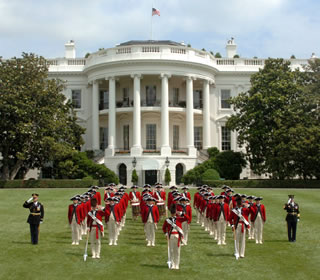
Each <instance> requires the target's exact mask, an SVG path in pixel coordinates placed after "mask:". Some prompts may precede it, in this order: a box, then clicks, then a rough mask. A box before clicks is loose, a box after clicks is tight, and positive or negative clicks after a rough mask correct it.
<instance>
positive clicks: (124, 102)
mask: <svg viewBox="0 0 320 280" xmlns="http://www.w3.org/2000/svg"><path fill="white" fill-rule="evenodd" d="M116 106H117V108H129V107H133V100H131V101H130V100H129V99H128V100H122V101H117V103H116Z"/></svg>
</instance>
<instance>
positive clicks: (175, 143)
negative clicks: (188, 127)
mask: <svg viewBox="0 0 320 280" xmlns="http://www.w3.org/2000/svg"><path fill="white" fill-rule="evenodd" d="M173 149H174V150H179V126H178V125H174V126H173Z"/></svg>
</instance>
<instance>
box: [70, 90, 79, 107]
mask: <svg viewBox="0 0 320 280" xmlns="http://www.w3.org/2000/svg"><path fill="white" fill-rule="evenodd" d="M71 92H72V104H73V108H75V109H80V108H81V89H73V90H72V91H71Z"/></svg>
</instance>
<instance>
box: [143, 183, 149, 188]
mask: <svg viewBox="0 0 320 280" xmlns="http://www.w3.org/2000/svg"><path fill="white" fill-rule="evenodd" d="M143 187H144V188H145V189H146V188H148V189H150V188H151V186H150V185H149V184H145V185H144V186H143Z"/></svg>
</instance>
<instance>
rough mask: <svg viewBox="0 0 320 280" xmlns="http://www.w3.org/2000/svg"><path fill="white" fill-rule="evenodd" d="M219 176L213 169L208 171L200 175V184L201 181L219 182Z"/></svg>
mask: <svg viewBox="0 0 320 280" xmlns="http://www.w3.org/2000/svg"><path fill="white" fill-rule="evenodd" d="M219 179H220V175H219V172H218V171H217V170H215V169H208V170H206V171H205V172H204V173H203V174H202V182H203V181H208V180H209V181H210V180H211V181H212V180H219Z"/></svg>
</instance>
